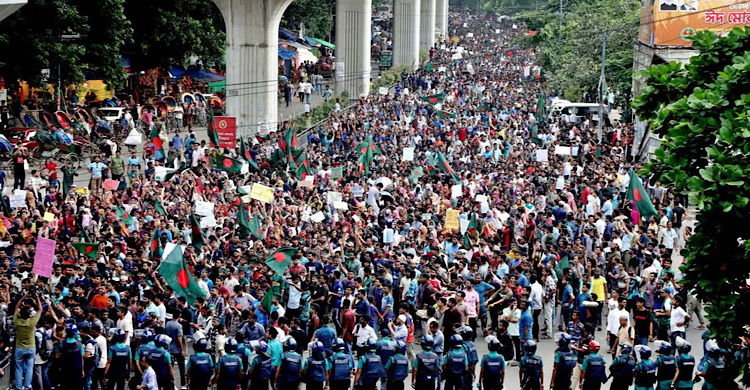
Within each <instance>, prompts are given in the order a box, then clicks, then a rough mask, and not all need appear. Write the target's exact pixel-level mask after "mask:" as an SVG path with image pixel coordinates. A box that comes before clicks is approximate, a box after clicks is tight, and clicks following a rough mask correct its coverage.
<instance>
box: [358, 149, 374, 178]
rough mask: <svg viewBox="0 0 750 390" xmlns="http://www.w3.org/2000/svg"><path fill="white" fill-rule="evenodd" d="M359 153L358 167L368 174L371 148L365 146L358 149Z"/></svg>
mask: <svg viewBox="0 0 750 390" xmlns="http://www.w3.org/2000/svg"><path fill="white" fill-rule="evenodd" d="M360 152H361V154H360V155H359V159H358V160H357V161H358V162H359V167H360V169H362V170H363V171H365V175H369V174H370V163H372V159H373V157H372V149H370V148H368V147H365V148H362V149H361V150H360Z"/></svg>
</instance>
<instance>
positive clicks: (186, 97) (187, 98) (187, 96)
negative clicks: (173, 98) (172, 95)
mask: <svg viewBox="0 0 750 390" xmlns="http://www.w3.org/2000/svg"><path fill="white" fill-rule="evenodd" d="M180 98H181V99H182V102H183V103H185V104H194V103H195V96H194V95H193V94H192V93H189V92H185V93H183V94H182V96H180Z"/></svg>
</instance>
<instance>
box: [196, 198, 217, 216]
mask: <svg viewBox="0 0 750 390" xmlns="http://www.w3.org/2000/svg"><path fill="white" fill-rule="evenodd" d="M195 214H197V215H200V216H201V217H207V216H209V215H214V204H213V203H211V202H203V201H200V200H199V201H196V202H195Z"/></svg>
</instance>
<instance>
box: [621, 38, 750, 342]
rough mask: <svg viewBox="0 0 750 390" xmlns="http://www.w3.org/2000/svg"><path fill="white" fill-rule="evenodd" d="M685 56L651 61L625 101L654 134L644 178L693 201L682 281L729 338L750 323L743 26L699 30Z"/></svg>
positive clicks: (747, 61) (748, 120) (748, 104)
mask: <svg viewBox="0 0 750 390" xmlns="http://www.w3.org/2000/svg"><path fill="white" fill-rule="evenodd" d="M694 39H695V40H694V42H693V47H694V48H695V49H697V50H698V51H699V54H698V55H696V56H694V57H693V58H692V59H691V60H690V63H689V64H687V65H685V66H682V65H681V64H678V63H671V64H668V65H659V66H652V67H650V68H649V69H648V71H645V72H644V76H645V77H646V79H645V81H646V85H645V87H644V89H643V94H642V95H641V96H639V97H638V98H637V99H636V100H635V102H634V103H633V108H634V109H635V111H636V114H638V115H639V116H640V117H641V118H643V119H644V120H647V121H648V122H649V123H650V125H651V131H653V132H654V133H655V134H657V135H658V136H660V137H662V138H663V140H662V144H661V147H660V148H659V149H657V151H656V160H655V161H653V162H652V163H650V164H648V165H647V166H646V167H645V168H644V173H645V174H650V175H652V180H653V181H656V180H660V181H661V182H662V183H664V184H665V186H669V185H674V186H675V188H676V190H677V191H678V192H680V193H683V194H684V193H687V194H688V195H689V197H690V199H691V203H694V204H696V205H697V210H698V212H697V215H696V219H697V223H696V225H695V231H694V234H693V236H692V237H691V238H690V240H689V241H688V243H687V247H686V248H685V249H684V250H683V251H682V255H683V256H684V257H685V258H686V261H687V263H686V265H685V266H683V267H682V270H683V272H684V273H685V277H684V279H683V283H686V284H687V286H688V288H694V289H695V291H696V292H697V294H698V297H699V298H701V299H702V300H704V301H705V302H711V305H710V306H708V307H707V308H706V312H707V313H708V316H709V319H710V321H711V330H712V331H713V332H715V333H716V334H717V335H719V336H724V337H732V336H735V337H736V336H738V335H741V334H743V333H741V331H742V330H741V327H742V326H743V325H744V324H747V323H750V322H749V321H750V312H749V311H748V310H747V309H748V304H749V302H748V290H747V282H746V280H747V278H748V276H750V262H748V260H747V259H748V255H749V254H750V251H749V250H748V248H749V246H748V243H750V240H748V239H749V238H750V222H749V221H748V218H747V215H748V214H749V213H750V182H748V180H749V179H748V178H750V159H748V154H750V117H748V115H747V112H748V110H749V109H750V95H748V93H747V91H749V90H750V29H745V30H742V29H739V28H736V29H734V30H732V31H731V33H730V34H729V35H728V36H727V37H725V38H719V37H718V36H717V35H716V34H714V33H712V32H708V31H704V32H699V33H698V34H697V36H696V37H695V38H694Z"/></svg>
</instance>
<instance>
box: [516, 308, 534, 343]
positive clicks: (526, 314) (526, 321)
mask: <svg viewBox="0 0 750 390" xmlns="http://www.w3.org/2000/svg"><path fill="white" fill-rule="evenodd" d="M533 324H534V318H532V317H531V310H528V309H527V310H526V311H523V312H521V318H520V319H519V320H518V330H519V331H520V333H521V341H524V340H528V339H530V338H531V328H532V325H533ZM525 327H528V329H527V330H526V333H523V328H525Z"/></svg>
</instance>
